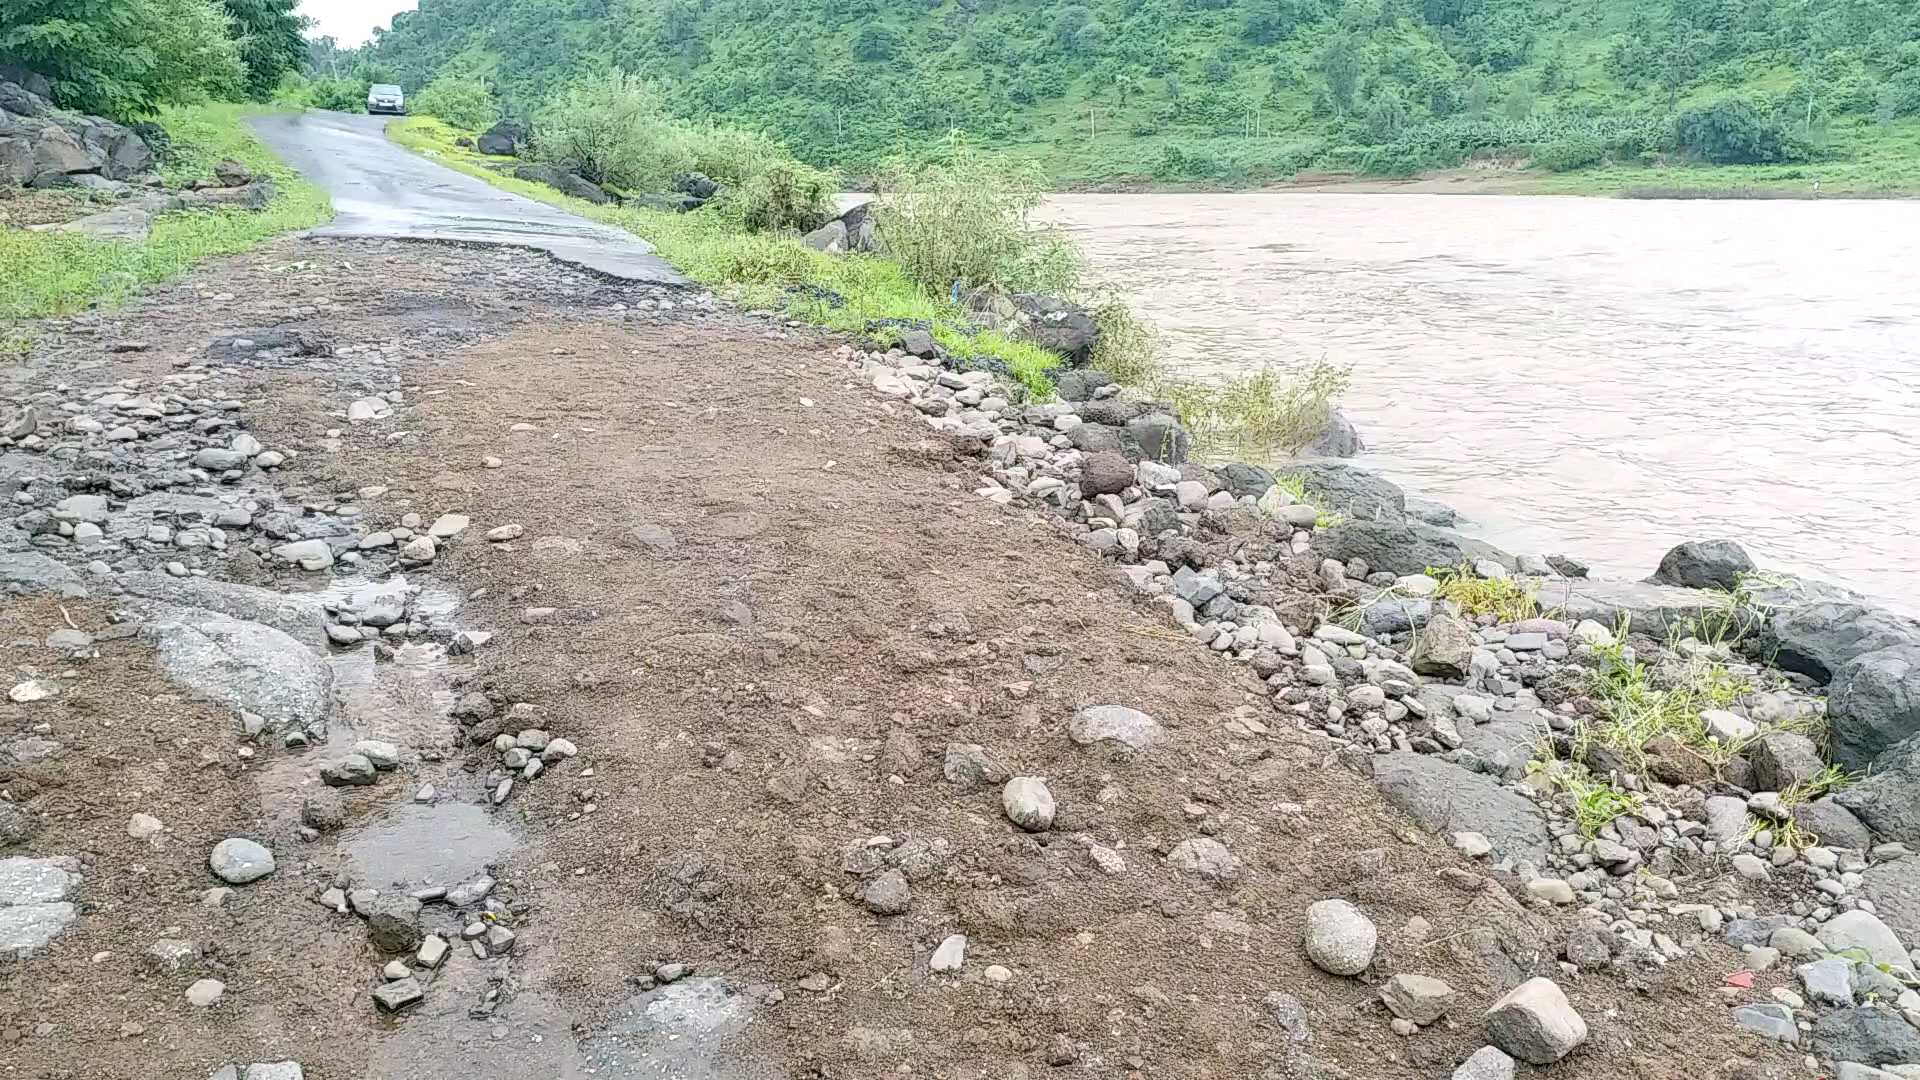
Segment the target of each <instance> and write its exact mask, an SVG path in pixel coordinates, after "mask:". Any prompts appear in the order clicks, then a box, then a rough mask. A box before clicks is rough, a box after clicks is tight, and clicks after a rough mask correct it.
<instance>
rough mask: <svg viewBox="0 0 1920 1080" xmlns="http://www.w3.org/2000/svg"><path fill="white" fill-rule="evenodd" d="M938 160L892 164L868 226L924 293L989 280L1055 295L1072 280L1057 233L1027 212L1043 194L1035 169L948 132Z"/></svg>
mask: <svg viewBox="0 0 1920 1080" xmlns="http://www.w3.org/2000/svg"><path fill="white" fill-rule="evenodd" d="M944 150H945V153H944V154H943V157H942V160H939V161H919V162H896V163H895V164H894V165H893V166H892V167H891V168H890V169H889V170H888V171H887V176H886V179H885V180H884V181H883V184H882V190H883V191H884V192H885V194H884V195H882V196H881V197H880V199H879V200H878V201H877V203H876V206H875V213H874V225H875V228H876V229H877V230H878V231H879V233H880V237H881V240H882V241H883V243H884V244H885V245H886V248H887V251H888V252H889V253H890V254H891V255H892V256H893V257H894V258H895V259H897V260H899V262H900V264H901V265H902V266H903V267H904V268H905V269H906V272H907V276H908V277H909V278H911V279H912V280H913V282H914V283H915V284H916V285H918V286H920V288H921V289H922V290H923V291H925V292H926V293H928V294H929V295H932V296H947V295H949V294H950V293H951V292H952V290H953V287H954V285H955V283H956V282H957V283H959V284H960V285H961V286H962V287H963V288H970V287H974V286H979V285H997V286H999V287H1001V288H1003V289H1008V290H1012V291H1032V292H1049V293H1062V292H1067V291H1070V290H1071V289H1072V288H1073V287H1074V285H1076V284H1077V283H1078V282H1079V280H1080V257H1079V254H1078V252H1076V251H1075V250H1074V248H1073V245H1072V244H1071V243H1069V242H1068V241H1067V240H1066V239H1065V238H1064V237H1062V236H1060V235H1059V234H1058V233H1056V232H1054V231H1053V230H1051V229H1045V228H1040V227H1037V226H1035V225H1034V224H1033V223H1032V222H1031V221H1030V220H1029V219H1028V215H1029V214H1030V213H1031V212H1032V211H1033V210H1034V209H1035V208H1036V207H1038V206H1039V205H1040V204H1041V202H1042V201H1044V199H1045V197H1046V188H1045V182H1044V179H1043V178H1042V176H1041V174H1040V173H1039V171H1038V170H1037V169H1034V168H1031V167H1024V166H1018V165H1013V164H1010V163H1006V162H1000V161H994V160H990V159H988V158H986V157H984V156H982V155H981V154H979V153H978V152H976V151H975V150H974V149H973V148H972V147H970V146H968V145H967V144H966V143H965V142H964V141H963V140H961V139H959V138H958V137H955V138H953V139H951V140H949V141H948V142H947V143H946V145H945V147H944Z"/></svg>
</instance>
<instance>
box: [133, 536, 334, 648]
mask: <svg viewBox="0 0 1920 1080" xmlns="http://www.w3.org/2000/svg"><path fill="white" fill-rule="evenodd" d="M315 542H316V543H319V544H321V545H322V546H324V544H325V541H315ZM330 557H331V554H330V553H329V558H330ZM115 580H116V581H117V582H118V583H119V585H120V587H121V588H122V589H124V590H126V592H128V593H129V594H131V595H133V596H139V597H144V598H145V599H148V600H159V601H162V602H164V603H168V604H175V605H178V606H180V607H186V608H200V609H203V610H206V611H211V612H215V613H217V614H220V615H225V616H227V617H228V618H231V619H236V620H239V621H241V622H254V623H260V624H262V625H265V626H270V627H272V628H274V629H275V630H278V631H280V632H282V633H284V634H286V635H287V636H288V637H291V638H293V639H294V640H295V641H298V642H300V643H302V644H305V645H311V646H314V647H316V648H318V647H319V646H321V645H322V644H324V643H325V642H326V640H327V612H326V609H325V608H323V607H321V606H320V602H319V601H318V600H309V599H305V598H302V597H296V596H289V595H287V594H286V593H283V592H280V591H279V590H277V589H261V588H256V587H254V586H251V585H239V584H235V583H233V582H227V581H216V580H214V579H212V578H197V577H186V578H178V577H172V576H170V575H167V574H158V573H153V572H151V571H144V570H142V571H135V572H133V573H128V574H121V575H120V576H119V577H118V578H116V579H115Z"/></svg>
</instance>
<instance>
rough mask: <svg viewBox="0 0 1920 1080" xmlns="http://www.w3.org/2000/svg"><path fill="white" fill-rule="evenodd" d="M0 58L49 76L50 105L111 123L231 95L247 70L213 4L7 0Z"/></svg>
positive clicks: (1, 6)
mask: <svg viewBox="0 0 1920 1080" xmlns="http://www.w3.org/2000/svg"><path fill="white" fill-rule="evenodd" d="M0 61H8V62H14V63H19V64H22V65H24V66H25V67H27V68H29V69H31V70H33V71H37V72H39V73H40V74H43V75H45V76H47V77H48V78H50V79H52V80H53V83H54V100H55V103H56V104H59V105H64V106H66V107H67V108H70V109H77V110H80V111H82V112H89V113H98V114H100V115H103V116H109V117H112V118H114V119H117V120H129V119H134V118H138V117H142V116H151V115H153V113H154V112H155V111H157V110H158V109H159V108H160V106H162V105H168V104H186V103H190V102H194V101H201V100H204V99H206V98H208V97H225V96H231V95H234V94H237V93H238V92H239V91H240V89H241V87H242V85H243V84H244V82H245V79H246V76H247V69H246V66H245V64H244V63H242V61H241V56H240V47H239V44H238V42H236V41H235V40H234V36H233V20H232V19H231V17H229V16H228V14H227V12H226V10H225V9H224V8H223V7H221V5H220V4H219V3H218V0H5V2H4V3H0Z"/></svg>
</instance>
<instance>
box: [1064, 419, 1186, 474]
mask: <svg viewBox="0 0 1920 1080" xmlns="http://www.w3.org/2000/svg"><path fill="white" fill-rule="evenodd" d="M1081 426H1082V427H1089V426H1096V425H1086V424H1083V425H1081ZM1074 430H1075V431H1078V430H1080V429H1079V428H1075V429H1074ZM1120 430H1121V440H1120V441H1121V448H1122V449H1123V450H1124V451H1125V452H1127V453H1128V454H1129V455H1130V456H1132V457H1139V458H1145V459H1147V460H1149V461H1159V462H1164V463H1166V464H1168V465H1180V464H1183V463H1185V462H1186V460H1187V453H1188V452H1189V451H1190V450H1191V449H1192V448H1193V436H1192V434H1190V433H1189V432H1188V431H1187V428H1186V425H1185V424H1182V423H1181V422H1180V418H1179V417H1177V416H1175V415H1173V414H1172V413H1166V412H1150V413H1145V414H1142V415H1140V416H1136V417H1134V418H1133V419H1131V420H1129V421H1127V423H1126V426H1125V427H1123V428H1121V429H1120Z"/></svg>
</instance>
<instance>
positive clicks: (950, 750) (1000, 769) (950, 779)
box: [941, 743, 1013, 791]
mask: <svg viewBox="0 0 1920 1080" xmlns="http://www.w3.org/2000/svg"><path fill="white" fill-rule="evenodd" d="M941 775H943V776H945V777H946V778H947V783H949V784H953V785H954V786H956V787H958V788H960V789H961V790H962V791H984V790H986V789H987V788H990V787H995V786H997V785H1000V784H1004V783H1006V782H1007V780H1008V779H1009V778H1011V777H1012V775H1013V773H1012V771H1011V770H1010V769H1008V768H1007V767H1006V766H1005V765H1002V764H1001V763H1000V762H998V761H995V760H994V759H993V758H992V757H990V756H989V755H988V754H987V752H986V750H985V749H983V748H981V747H979V746H976V745H974V744H973V743H948V744H947V756H946V759H945V762H944V763H943V764H942V766H941Z"/></svg>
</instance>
